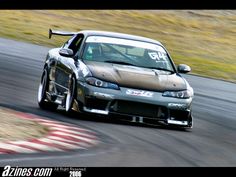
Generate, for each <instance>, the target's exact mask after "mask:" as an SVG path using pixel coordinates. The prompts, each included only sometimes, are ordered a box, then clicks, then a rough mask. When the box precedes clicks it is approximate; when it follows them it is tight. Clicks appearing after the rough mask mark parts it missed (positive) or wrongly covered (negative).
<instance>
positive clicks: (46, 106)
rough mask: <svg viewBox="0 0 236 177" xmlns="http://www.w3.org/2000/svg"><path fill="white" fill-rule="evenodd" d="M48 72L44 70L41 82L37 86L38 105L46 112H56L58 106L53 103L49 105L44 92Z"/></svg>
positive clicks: (45, 90) (46, 86) (46, 85)
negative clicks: (46, 110)
mask: <svg viewBox="0 0 236 177" xmlns="http://www.w3.org/2000/svg"><path fill="white" fill-rule="evenodd" d="M48 84H49V82H48V72H47V69H46V68H45V69H44V71H43V74H42V78H41V82H40V84H39V89H38V105H39V107H40V108H42V109H48V110H56V109H57V107H58V105H57V104H55V103H51V102H49V101H48V100H47V98H46V92H47V89H48Z"/></svg>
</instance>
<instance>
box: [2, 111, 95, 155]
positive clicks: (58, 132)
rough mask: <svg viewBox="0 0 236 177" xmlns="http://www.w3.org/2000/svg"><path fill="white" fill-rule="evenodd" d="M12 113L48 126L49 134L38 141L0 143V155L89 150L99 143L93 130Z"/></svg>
mask: <svg viewBox="0 0 236 177" xmlns="http://www.w3.org/2000/svg"><path fill="white" fill-rule="evenodd" d="M10 113H13V114H15V115H16V116H18V117H19V118H23V119H28V120H31V121H36V122H37V123H39V124H41V125H44V126H47V127H48V129H49V132H48V134H47V135H46V136H45V137H42V138H38V139H37V138H35V139H28V140H26V141H5V142H0V154H14V153H38V152H47V151H68V150H75V149H88V148H89V147H92V146H95V145H97V144H98V143H99V140H98V138H97V136H96V133H95V132H93V131H91V130H87V129H84V128H79V127H77V126H74V125H72V124H66V123H62V122H59V121H52V120H46V119H43V118H42V117H39V116H36V115H33V114H28V113H22V112H15V111H10Z"/></svg>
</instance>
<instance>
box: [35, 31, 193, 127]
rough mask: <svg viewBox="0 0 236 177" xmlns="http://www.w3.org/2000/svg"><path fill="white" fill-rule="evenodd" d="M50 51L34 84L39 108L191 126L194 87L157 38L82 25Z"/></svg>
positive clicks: (55, 32)
mask: <svg viewBox="0 0 236 177" xmlns="http://www.w3.org/2000/svg"><path fill="white" fill-rule="evenodd" d="M52 35H63V36H71V37H70V39H69V40H68V41H67V42H65V43H64V45H63V46H62V47H60V48H53V49H51V50H49V52H48V54H47V56H46V60H45V63H44V67H43V72H42V77H41V82H40V85H39V89H38V104H39V106H40V108H42V109H57V107H58V106H59V105H60V106H62V107H63V108H64V109H65V111H66V112H70V111H72V110H73V111H78V112H81V113H88V114H97V115H104V116H107V117H113V116H116V115H118V116H120V117H125V118H127V120H130V121H132V122H139V123H146V124H158V123H162V124H165V125H175V126H178V127H184V128H192V125H193V120H192V114H191V113H192V111H191V104H192V100H193V96H194V92H193V88H192V87H191V86H190V85H189V83H188V82H187V81H186V80H185V79H184V78H183V76H181V75H180V73H188V72H190V71H191V68H190V67H189V66H187V65H185V64H180V65H178V67H177V68H176V66H175V64H174V62H173V61H172V59H171V56H170V54H169V53H168V51H167V50H166V48H165V47H164V46H163V45H162V44H161V43H160V42H158V41H156V40H153V39H150V38H145V37H141V36H136V35H130V34H123V33H116V32H108V31H95V30H83V31H79V32H65V31H55V30H51V29H49V38H51V37H52Z"/></svg>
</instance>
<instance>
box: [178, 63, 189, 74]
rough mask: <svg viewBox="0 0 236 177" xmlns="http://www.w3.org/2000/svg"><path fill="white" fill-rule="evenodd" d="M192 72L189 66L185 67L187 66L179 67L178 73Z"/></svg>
mask: <svg viewBox="0 0 236 177" xmlns="http://www.w3.org/2000/svg"><path fill="white" fill-rule="evenodd" d="M190 71H191V68H190V67H189V66H188V65H185V64H179V65H178V72H179V73H188V72H190Z"/></svg>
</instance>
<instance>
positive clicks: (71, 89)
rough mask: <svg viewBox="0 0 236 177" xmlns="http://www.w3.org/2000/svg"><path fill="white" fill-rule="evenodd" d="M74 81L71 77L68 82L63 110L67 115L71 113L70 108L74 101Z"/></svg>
mask: <svg viewBox="0 0 236 177" xmlns="http://www.w3.org/2000/svg"><path fill="white" fill-rule="evenodd" d="M75 84H76V80H75V77H74V76H72V78H71V80H70V82H69V87H68V93H67V95H66V102H65V109H66V112H67V113H72V112H73V110H72V107H73V103H74V99H75V96H76V95H75V94H76V92H75V90H76V86H75Z"/></svg>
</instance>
